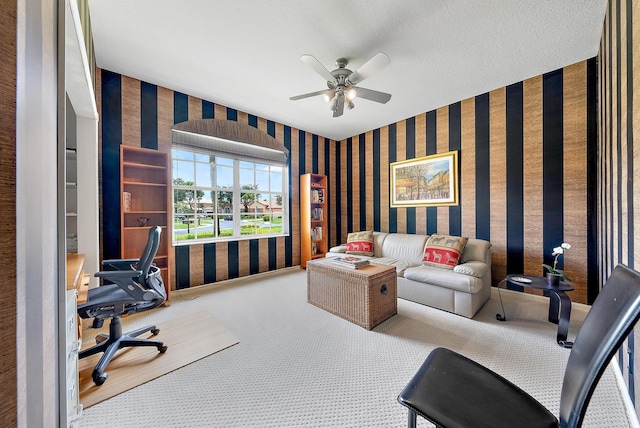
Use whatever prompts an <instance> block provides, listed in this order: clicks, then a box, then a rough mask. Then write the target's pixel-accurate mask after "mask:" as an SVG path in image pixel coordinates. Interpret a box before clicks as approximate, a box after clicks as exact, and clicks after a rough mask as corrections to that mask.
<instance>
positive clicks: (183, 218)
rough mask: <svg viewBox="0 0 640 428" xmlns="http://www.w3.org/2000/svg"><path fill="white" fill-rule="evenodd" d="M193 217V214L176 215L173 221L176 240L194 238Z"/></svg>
mask: <svg viewBox="0 0 640 428" xmlns="http://www.w3.org/2000/svg"><path fill="white" fill-rule="evenodd" d="M194 223H195V218H194V216H193V215H176V216H174V222H173V233H174V235H175V239H176V241H183V240H187V239H195V232H194V229H195V227H194Z"/></svg>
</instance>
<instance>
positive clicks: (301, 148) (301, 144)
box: [298, 131, 307, 175]
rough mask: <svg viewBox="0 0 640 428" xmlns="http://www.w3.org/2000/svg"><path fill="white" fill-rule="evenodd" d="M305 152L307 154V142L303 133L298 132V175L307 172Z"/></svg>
mask: <svg viewBox="0 0 640 428" xmlns="http://www.w3.org/2000/svg"><path fill="white" fill-rule="evenodd" d="M306 152H307V140H306V134H305V132H304V131H298V170H299V171H300V175H302V174H305V173H306V172H307V168H306V162H307V158H306V156H307V155H306Z"/></svg>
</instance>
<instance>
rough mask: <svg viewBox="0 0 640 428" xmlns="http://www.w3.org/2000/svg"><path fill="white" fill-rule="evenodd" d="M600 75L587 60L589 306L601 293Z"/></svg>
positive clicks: (595, 64)
mask: <svg viewBox="0 0 640 428" xmlns="http://www.w3.org/2000/svg"><path fill="white" fill-rule="evenodd" d="M597 75H598V70H597V61H596V59H595V58H591V59H590V60H588V61H587V275H588V276H587V303H589V304H592V303H593V301H594V300H595V298H596V296H597V295H598V292H599V291H600V290H599V285H598V282H599V281H598V278H599V275H598V190H597V189H598V108H597V106H598V105H597V97H598V93H597V90H598V88H597V83H598V77H597ZM627 117H630V116H627ZM629 122H630V123H631V122H632V121H629Z"/></svg>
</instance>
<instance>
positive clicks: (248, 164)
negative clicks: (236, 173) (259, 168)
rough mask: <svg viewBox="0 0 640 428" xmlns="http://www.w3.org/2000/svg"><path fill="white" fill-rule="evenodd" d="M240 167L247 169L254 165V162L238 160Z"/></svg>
mask: <svg viewBox="0 0 640 428" xmlns="http://www.w3.org/2000/svg"><path fill="white" fill-rule="evenodd" d="M239 163H240V168H249V169H253V168H254V167H255V165H256V164H255V163H253V162H245V161H240V162H239Z"/></svg>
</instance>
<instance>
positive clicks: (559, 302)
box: [496, 275, 573, 348]
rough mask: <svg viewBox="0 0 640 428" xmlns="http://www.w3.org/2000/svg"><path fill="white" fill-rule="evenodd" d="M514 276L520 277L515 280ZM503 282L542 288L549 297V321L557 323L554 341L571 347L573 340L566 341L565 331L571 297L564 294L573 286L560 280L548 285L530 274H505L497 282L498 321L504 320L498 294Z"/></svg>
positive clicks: (567, 328) (543, 279)
mask: <svg viewBox="0 0 640 428" xmlns="http://www.w3.org/2000/svg"><path fill="white" fill-rule="evenodd" d="M516 278H522V279H523V280H522V281H517V280H516ZM529 281H530V282H529ZM503 282H507V283H508V284H510V285H512V286H514V287H517V288H520V289H524V288H535V289H536V290H542V292H543V294H544V295H545V296H546V297H549V322H552V323H554V324H557V325H558V333H557V335H556V341H557V342H558V345H560V346H562V347H564V348H571V347H572V346H573V342H567V333H568V332H569V319H570V318H571V299H569V296H567V295H566V294H565V291H572V290H573V287H572V286H570V285H569V284H567V283H566V282H562V281H560V284H558V285H549V283H548V282H547V280H546V278H542V277H540V276H532V275H507V277H506V278H505V279H504V280H502V281H501V282H500V284H498V296H500V306H501V307H502V314H496V319H497V320H498V321H506V320H507V318H506V316H505V313H504V305H503V304H502V295H501V294H500V285H501V284H502V283H503Z"/></svg>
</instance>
